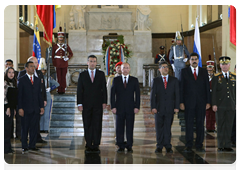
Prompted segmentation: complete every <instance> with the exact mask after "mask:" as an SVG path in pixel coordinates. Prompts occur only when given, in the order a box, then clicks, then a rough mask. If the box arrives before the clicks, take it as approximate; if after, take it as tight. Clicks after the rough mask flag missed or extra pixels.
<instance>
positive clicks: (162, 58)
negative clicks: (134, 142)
mask: <svg viewBox="0 0 240 170" xmlns="http://www.w3.org/2000/svg"><path fill="white" fill-rule="evenodd" d="M159 48H160V49H162V50H164V48H165V47H164V46H160V47H159ZM161 61H167V56H166V54H160V53H159V54H157V55H156V57H155V64H158V63H160V62H161Z"/></svg>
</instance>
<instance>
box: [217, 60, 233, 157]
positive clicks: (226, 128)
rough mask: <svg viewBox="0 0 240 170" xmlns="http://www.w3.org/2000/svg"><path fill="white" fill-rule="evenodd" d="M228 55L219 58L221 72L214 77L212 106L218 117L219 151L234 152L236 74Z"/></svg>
mask: <svg viewBox="0 0 240 170" xmlns="http://www.w3.org/2000/svg"><path fill="white" fill-rule="evenodd" d="M230 60H231V58H230V57H228V56H222V57H220V58H219V63H220V67H221V70H222V71H221V72H220V73H218V74H215V75H214V77H213V79H212V105H213V106H212V108H213V111H214V112H216V117H217V140H218V152H223V151H227V152H233V151H234V150H233V149H232V148H231V133H232V127H233V123H234V117H236V115H235V114H236V74H235V73H232V72H230V71H229V69H230Z"/></svg>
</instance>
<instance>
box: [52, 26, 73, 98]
mask: <svg viewBox="0 0 240 170" xmlns="http://www.w3.org/2000/svg"><path fill="white" fill-rule="evenodd" d="M59 30H60V32H58V43H57V44H54V45H53V47H52V62H53V66H55V67H56V72H57V80H58V83H59V84H60V86H59V87H58V93H59V94H64V93H65V88H66V74H67V68H68V60H69V59H70V58H71V57H72V56H73V53H72V50H71V48H70V47H69V46H68V45H67V44H64V32H62V28H61V27H60V29H59ZM66 45H67V53H66V54H67V55H66V56H65V50H66Z"/></svg>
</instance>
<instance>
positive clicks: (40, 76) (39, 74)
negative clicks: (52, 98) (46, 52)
mask: <svg viewBox="0 0 240 170" xmlns="http://www.w3.org/2000/svg"><path fill="white" fill-rule="evenodd" d="M36 72H37V75H38V78H39V79H40V80H41V91H42V98H43V100H44V101H47V95H46V87H45V80H44V77H43V74H42V72H41V70H36ZM25 74H26V70H25V69H24V70H22V71H20V72H19V73H18V77H17V79H19V78H20V77H22V76H24V75H25Z"/></svg>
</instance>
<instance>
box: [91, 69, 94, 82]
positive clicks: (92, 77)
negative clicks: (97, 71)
mask: <svg viewBox="0 0 240 170" xmlns="http://www.w3.org/2000/svg"><path fill="white" fill-rule="evenodd" d="M91 72H92V74H91V80H92V83H93V80H94V75H93V71H91Z"/></svg>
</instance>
